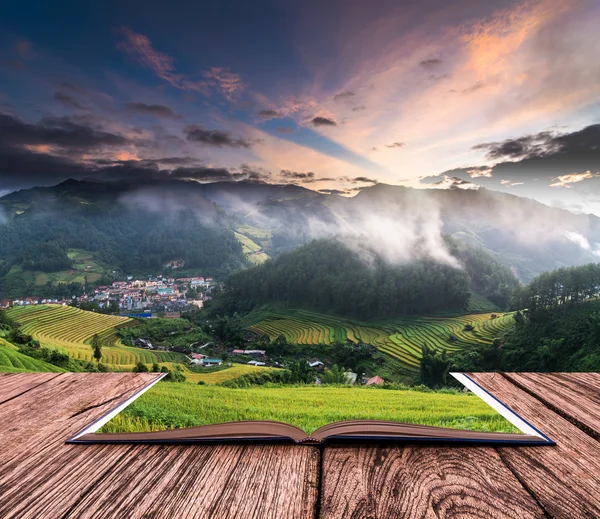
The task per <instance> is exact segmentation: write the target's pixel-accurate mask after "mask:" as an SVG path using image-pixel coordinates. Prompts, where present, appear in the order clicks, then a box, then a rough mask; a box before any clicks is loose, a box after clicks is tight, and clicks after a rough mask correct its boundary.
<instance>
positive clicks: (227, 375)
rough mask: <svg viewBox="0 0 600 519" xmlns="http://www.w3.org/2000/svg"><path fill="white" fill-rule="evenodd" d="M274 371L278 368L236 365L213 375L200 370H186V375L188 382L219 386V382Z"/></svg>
mask: <svg viewBox="0 0 600 519" xmlns="http://www.w3.org/2000/svg"><path fill="white" fill-rule="evenodd" d="M272 369H276V368H266V367H263V366H248V365H247V364H234V365H232V366H231V367H230V368H227V369H223V370H220V371H214V372H212V373H202V371H201V369H200V368H199V369H198V370H196V371H190V370H184V373H185V377H186V380H187V382H192V383H194V384H197V383H198V382H200V381H203V382H204V383H206V384H218V383H219V382H225V381H226V380H232V379H234V378H238V377H241V376H242V375H246V374H248V373H260V372H261V371H268V370H272Z"/></svg>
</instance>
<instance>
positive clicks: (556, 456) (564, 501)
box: [469, 373, 600, 518]
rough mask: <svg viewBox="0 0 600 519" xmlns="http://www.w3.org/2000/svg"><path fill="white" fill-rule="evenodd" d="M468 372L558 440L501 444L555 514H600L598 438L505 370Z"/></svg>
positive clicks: (505, 457) (511, 462) (511, 464)
mask: <svg viewBox="0 0 600 519" xmlns="http://www.w3.org/2000/svg"><path fill="white" fill-rule="evenodd" d="M469 376H470V377H472V378H473V379H474V380H475V381H476V382H477V383H479V384H480V385H481V386H482V387H484V388H485V389H486V390H488V391H490V392H491V393H492V394H493V395H494V396H496V397H497V398H498V399H500V400H501V401H502V402H504V403H505V404H506V405H508V406H509V407H510V408H511V409H513V410H514V411H515V412H517V413H518V414H520V415H521V416H522V417H523V418H525V419H526V420H527V421H529V422H530V423H531V424H532V425H534V426H535V427H537V428H538V429H540V430H541V431H542V432H543V433H544V434H546V435H548V436H549V437H550V438H551V439H553V440H554V441H555V442H556V443H557V445H556V446H554V447H501V448H499V449H498V452H499V453H500V456H501V457H502V459H503V460H504V461H505V463H506V464H507V466H508V467H509V468H510V469H511V471H512V472H513V473H514V474H515V475H517V477H518V478H519V480H520V481H521V482H522V483H523V485H524V486H525V487H527V488H528V489H529V491H530V492H531V493H532V494H533V495H534V496H535V497H536V499H537V500H538V502H539V503H540V504H541V505H542V506H543V507H544V508H545V509H546V511H547V512H549V514H550V515H551V516H552V517H557V518H558V517H560V518H563V517H564V518H574V517H577V518H580V517H581V518H597V517H600V443H599V442H597V441H596V440H594V439H593V438H592V437H590V436H589V435H587V434H586V433H584V432H583V431H582V430H580V429H578V428H577V427H575V426H574V425H572V424H571V423H570V422H569V421H567V420H566V419H564V418H562V417H561V416H559V415H558V414H556V413H555V412H553V411H551V410H550V409H548V408H547V407H546V406H545V405H544V404H543V403H542V402H540V401H539V400H537V399H536V398H534V397H532V396H531V395H529V394H527V393H526V392H525V391H523V390H521V389H519V388H517V387H516V386H515V385H514V384H512V383H511V382H510V381H509V380H508V379H506V378H505V377H503V376H502V375H501V374H497V373H473V374H470V375H469ZM541 383H543V379H542V381H541Z"/></svg>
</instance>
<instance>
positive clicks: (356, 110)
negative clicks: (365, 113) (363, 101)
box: [352, 105, 367, 112]
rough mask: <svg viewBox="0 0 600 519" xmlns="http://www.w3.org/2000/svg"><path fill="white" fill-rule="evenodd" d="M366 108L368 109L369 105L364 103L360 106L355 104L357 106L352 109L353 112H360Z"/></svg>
mask: <svg viewBox="0 0 600 519" xmlns="http://www.w3.org/2000/svg"><path fill="white" fill-rule="evenodd" d="M366 109H367V107H366V106H364V105H360V106H355V107H354V108H353V109H352V111H353V112H359V111H361V110H366Z"/></svg>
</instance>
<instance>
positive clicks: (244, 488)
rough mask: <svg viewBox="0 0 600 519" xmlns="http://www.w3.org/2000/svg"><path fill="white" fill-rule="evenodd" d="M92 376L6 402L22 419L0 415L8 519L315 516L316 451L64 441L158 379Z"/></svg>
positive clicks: (0, 501)
mask: <svg viewBox="0 0 600 519" xmlns="http://www.w3.org/2000/svg"><path fill="white" fill-rule="evenodd" d="M90 375H92V374H64V375H61V377H64V378H65V380H62V381H61V382H60V383H59V382H58V381H51V382H49V383H48V384H47V385H48V386H50V387H45V388H44V389H43V390H42V388H41V387H40V388H36V389H33V390H31V391H29V392H28V393H26V394H24V395H22V396H21V397H19V398H17V399H15V400H12V401H10V402H8V403H7V405H8V404H10V408H11V410H10V412H11V413H12V414H13V415H14V416H16V417H17V418H18V419H17V420H15V421H14V424H13V425H11V424H9V423H8V422H7V421H6V420H5V418H6V415H3V416H0V435H1V436H2V437H3V439H4V438H5V437H6V438H7V442H6V444H4V442H3V444H2V445H0V448H3V456H2V459H3V462H4V463H3V464H2V465H1V466H0V517H2V518H3V519H17V518H19V519H30V518H31V519H34V518H35V519H37V518H44V517H60V518H66V517H165V518H166V517H178V518H179V517H181V518H195V517H198V518H200V517H202V518H204V517H208V518H210V517H213V518H219V519H220V518H229V517H249V518H259V517H275V518H279V517H281V518H309V517H313V516H314V510H315V505H316V496H317V479H318V464H319V453H318V450H317V449H315V448H310V447H300V446H295V445H247V446H244V445H228V446H217V445H215V446H196V445H195V446H144V445H138V446H133V445H67V444H65V443H64V440H65V439H66V438H67V437H68V436H70V435H71V434H73V433H75V432H77V431H78V430H79V429H80V428H82V427H84V426H85V425H87V424H88V423H90V422H92V421H93V420H95V419H97V418H98V417H100V416H102V415H103V414H104V413H105V412H106V411H107V410H109V409H111V408H113V407H115V406H116V405H118V403H119V402H120V401H122V400H124V399H125V398H127V397H128V396H129V395H130V394H131V393H134V392H135V391H137V390H138V389H139V388H140V387H141V386H143V385H145V384H146V383H147V381H148V380H149V379H152V378H153V377H154V375H147V374H146V375H143V376H139V375H134V374H132V373H125V374H98V375H96V374H93V375H94V377H93V378H90ZM107 375H109V376H108V377H107ZM17 403H19V404H20V407H22V408H23V409H19V405H17ZM2 407H4V406H0V409H1V408H2ZM32 413H33V414H34V415H35V414H38V416H37V417H36V416H34V417H33V418H32V417H30V415H31V414H32ZM13 427H14V429H13ZM5 432H7V433H8V434H7V435H4V433H5Z"/></svg>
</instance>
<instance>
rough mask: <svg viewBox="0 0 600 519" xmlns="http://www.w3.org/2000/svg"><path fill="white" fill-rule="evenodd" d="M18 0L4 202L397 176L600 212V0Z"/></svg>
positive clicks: (3, 76) (4, 108)
mask: <svg viewBox="0 0 600 519" xmlns="http://www.w3.org/2000/svg"><path fill="white" fill-rule="evenodd" d="M11 4H12V5H11V6H9V7H4V8H3V14H2V17H1V19H0V29H1V30H0V42H1V45H0V194H1V193H6V192H10V191H12V190H14V189H18V188H22V187H30V186H33V185H52V184H55V183H57V182H59V181H61V180H64V179H66V178H106V179H116V178H128V177H132V178H134V179H139V180H140V182H142V181H143V179H144V178H155V177H161V176H165V177H166V176H172V177H175V178H191V179H196V180H198V181H203V182H204V181H214V180H227V179H231V180H239V179H244V178H249V179H252V180H263V181H268V182H286V183H288V182H293V183H298V184H301V185H304V186H306V187H308V188H311V189H315V190H334V192H338V191H339V192H340V193H344V194H347V195H351V194H353V193H354V192H356V189H357V188H360V187H364V186H368V185H372V184H373V183H376V182H384V183H389V184H403V185H407V186H413V187H417V186H418V187H462V188H475V187H477V186H484V187H488V188H490V189H498V190H502V191H506V192H511V193H514V194H517V195H521V196H528V197H533V198H537V199H538V200H541V201H543V202H544V203H547V204H551V205H556V206H560V207H565V208H569V209H571V210H573V211H578V212H579V211H582V212H594V213H596V214H600V177H599V176H598V175H600V59H598V56H600V37H598V30H599V29H598V28H599V27H600V2H598V1H597V0H570V1H559V0H541V1H531V2H509V1H486V2H482V1H481V0H458V1H448V0H431V1H418V2H416V1H415V2H408V1H401V0H400V1H399V0H375V1H353V0H344V1H342V0H339V1H338V0H325V1H313V0H308V1H302V2H300V1H296V2H293V1H290V0H285V1H272V2H267V1H262V0H261V1H252V2H248V1H239V2H230V1H224V2H210V3H209V2H202V1H198V2H189V1H185V2H184V1H179V0H170V1H169V2H156V1H151V0H150V1H131V0H125V1H120V2H113V1H104V2H93V3H92V2H81V1H78V2H70V1H69V2H67V1H65V2H60V3H59V4H56V3H54V2H33V3H31V2H30V3H27V4H24V3H17V2H12V3H11ZM88 4H89V5H88Z"/></svg>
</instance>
